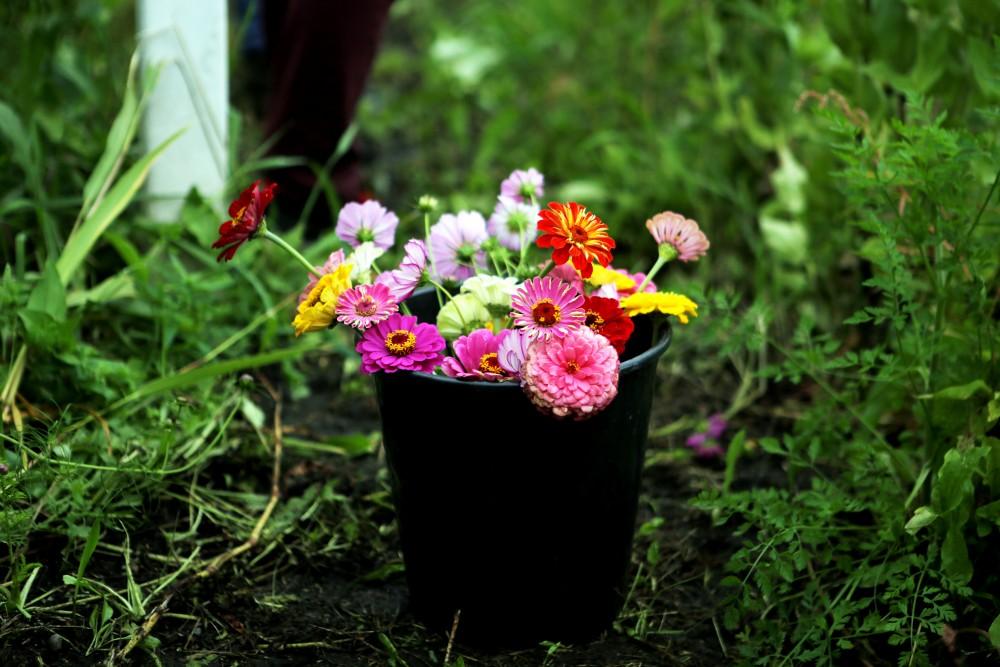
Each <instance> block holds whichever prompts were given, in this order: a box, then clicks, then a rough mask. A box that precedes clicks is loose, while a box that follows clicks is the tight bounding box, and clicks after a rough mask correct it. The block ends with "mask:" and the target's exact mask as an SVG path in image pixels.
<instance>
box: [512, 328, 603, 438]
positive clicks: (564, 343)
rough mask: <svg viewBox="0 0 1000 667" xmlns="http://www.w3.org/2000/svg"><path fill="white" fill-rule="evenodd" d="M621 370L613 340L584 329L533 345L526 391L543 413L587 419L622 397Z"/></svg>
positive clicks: (523, 374) (524, 380)
mask: <svg viewBox="0 0 1000 667" xmlns="http://www.w3.org/2000/svg"><path fill="white" fill-rule="evenodd" d="M618 369H619V362H618V353H617V352H615V348H614V347H612V345H611V343H609V342H608V339H607V338H605V337H604V336H601V335H600V334H597V333H594V332H593V331H591V330H590V329H589V328H588V327H580V328H577V329H573V330H572V331H571V332H570V333H568V334H567V335H565V336H563V337H562V338H549V339H547V340H537V341H535V342H534V343H532V344H531V346H530V347H529V348H528V354H527V356H526V357H525V358H524V363H523V364H522V365H521V387H522V388H523V389H524V392H525V393H526V394H527V395H528V398H529V399H530V400H531V402H532V403H533V404H534V405H535V407H537V408H538V409H539V410H541V411H542V412H544V413H547V414H549V413H550V414H553V415H555V416H556V417H572V418H573V419H577V420H580V419H586V418H588V417H592V416H594V415H595V414H597V413H598V412H600V411H601V410H603V409H604V408H606V407H607V406H608V404H609V403H611V401H612V400H613V399H614V397H615V396H617V395H618Z"/></svg>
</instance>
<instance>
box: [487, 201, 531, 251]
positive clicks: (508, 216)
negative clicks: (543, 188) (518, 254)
mask: <svg viewBox="0 0 1000 667" xmlns="http://www.w3.org/2000/svg"><path fill="white" fill-rule="evenodd" d="M540 210H541V209H539V207H538V206H535V205H533V204H531V203H530V202H519V201H517V200H516V199H514V198H513V197H508V196H506V195H500V196H499V197H497V205H496V208H494V209H493V215H491V216H490V220H489V223H488V225H487V231H489V233H490V235H491V236H495V237H496V239H497V241H499V242H500V245H502V246H504V247H505V248H509V249H511V250H515V251H517V250H520V249H521V241H524V243H526V244H528V245H531V244H533V243H534V242H535V237H536V236H537V235H538V225H537V223H538V212H539V211H540Z"/></svg>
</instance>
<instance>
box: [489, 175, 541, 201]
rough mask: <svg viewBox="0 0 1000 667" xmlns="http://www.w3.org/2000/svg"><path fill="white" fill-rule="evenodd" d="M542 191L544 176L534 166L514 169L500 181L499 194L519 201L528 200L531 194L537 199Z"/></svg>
mask: <svg viewBox="0 0 1000 667" xmlns="http://www.w3.org/2000/svg"><path fill="white" fill-rule="evenodd" d="M544 192H545V177H544V176H543V175H542V173H541V172H540V171H538V170H537V169H535V168H534V167H531V168H530V169H527V170H524V169H515V170H514V171H512V172H511V174H510V176H508V177H507V178H505V179H504V180H503V182H502V183H500V194H501V195H503V196H505V197H510V198H512V199H513V200H514V201H517V202H521V203H523V202H530V201H531V196H532V195H534V196H535V201H539V200H541V198H542V194H543V193H544Z"/></svg>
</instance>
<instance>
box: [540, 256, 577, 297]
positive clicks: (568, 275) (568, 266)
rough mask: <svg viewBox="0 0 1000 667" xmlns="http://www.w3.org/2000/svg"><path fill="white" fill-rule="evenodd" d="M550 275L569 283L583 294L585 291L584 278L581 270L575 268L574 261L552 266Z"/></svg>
mask: <svg viewBox="0 0 1000 667" xmlns="http://www.w3.org/2000/svg"><path fill="white" fill-rule="evenodd" d="M548 275H550V276H552V277H553V278H558V279H559V280H561V281H563V282H564V283H569V284H570V285H572V286H573V288H574V289H575V290H577V291H578V292H580V293H581V294H582V293H583V289H584V284H583V278H582V277H581V276H580V272H579V271H577V270H576V269H574V268H573V264H572V263H570V262H566V263H565V264H557V265H556V266H554V267H552V270H551V271H549V273H548Z"/></svg>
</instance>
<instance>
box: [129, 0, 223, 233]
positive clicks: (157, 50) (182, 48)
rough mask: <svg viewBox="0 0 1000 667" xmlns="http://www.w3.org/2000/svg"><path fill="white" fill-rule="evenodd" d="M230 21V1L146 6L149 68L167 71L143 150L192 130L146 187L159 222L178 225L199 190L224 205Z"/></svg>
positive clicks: (149, 0) (177, 0)
mask: <svg viewBox="0 0 1000 667" xmlns="http://www.w3.org/2000/svg"><path fill="white" fill-rule="evenodd" d="M227 21H228V16H227V6H226V2H225V0H139V2H138V31H139V35H138V37H139V48H140V52H141V54H142V62H143V66H144V67H145V66H149V65H153V66H156V65H161V66H162V68H161V71H160V78H159V81H158V82H157V85H156V88H155V89H154V90H153V92H152V94H151V97H150V99H149V101H148V104H147V107H146V113H145V116H144V118H143V123H142V139H143V144H144V146H145V148H146V150H150V149H152V148H154V147H156V146H158V145H159V144H160V143H161V142H162V141H164V140H165V139H166V138H167V137H169V136H170V135H172V134H173V133H174V132H176V131H177V130H179V129H181V128H185V127H186V128H187V130H186V131H185V132H184V133H183V134H182V135H181V136H180V137H179V138H178V139H177V141H175V142H174V143H173V145H172V146H170V147H169V148H168V149H167V150H166V151H165V152H164V153H163V155H162V156H161V157H160V158H159V160H157V161H156V163H155V164H154V165H153V168H152V171H150V173H149V177H148V179H147V180H146V192H147V193H148V194H149V195H151V200H150V204H149V208H148V212H149V214H150V215H151V216H152V217H153V218H154V219H155V220H160V221H165V222H166V221H173V220H176V219H177V215H178V213H179V212H180V209H181V204H182V202H183V198H184V196H185V195H187V193H188V191H189V190H190V189H191V188H192V187H194V188H197V189H198V191H199V192H200V193H201V194H202V195H203V196H204V197H205V198H206V199H207V200H208V201H209V202H211V203H212V204H214V205H216V206H217V207H221V205H222V190H223V186H224V184H225V181H226V172H227V159H228V158H227V152H228V148H227V140H226V134H227V132H226V126H227V122H226V117H227V112H228V109H229V64H228V62H227V58H228V49H227V41H228V39H227V37H228V28H227Z"/></svg>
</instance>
